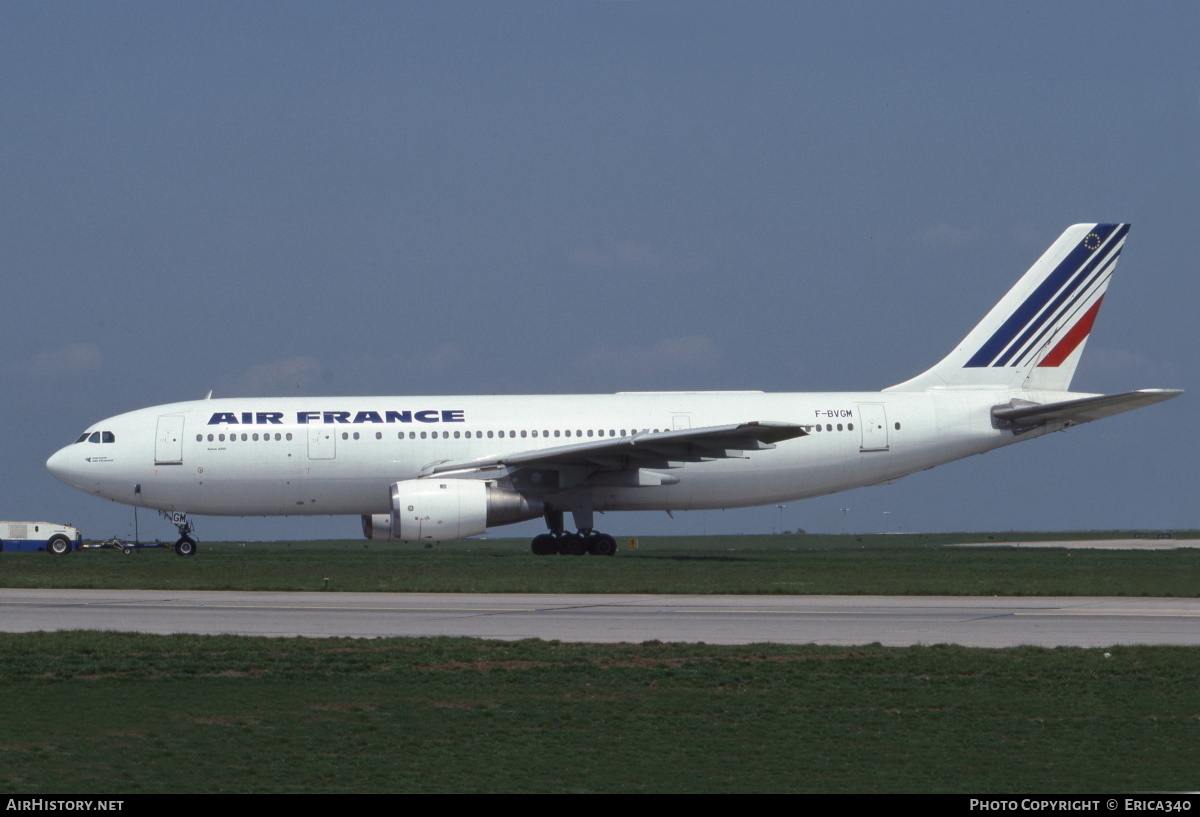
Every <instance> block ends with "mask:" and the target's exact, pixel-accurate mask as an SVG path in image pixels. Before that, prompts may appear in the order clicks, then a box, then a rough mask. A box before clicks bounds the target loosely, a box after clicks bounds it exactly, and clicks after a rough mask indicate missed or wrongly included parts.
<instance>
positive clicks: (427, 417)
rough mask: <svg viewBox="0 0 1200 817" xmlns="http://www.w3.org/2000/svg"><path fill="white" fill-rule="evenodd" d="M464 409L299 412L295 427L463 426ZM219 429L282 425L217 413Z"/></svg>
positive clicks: (273, 417)
mask: <svg viewBox="0 0 1200 817" xmlns="http://www.w3.org/2000/svg"><path fill="white" fill-rule="evenodd" d="M463 414H464V411H463V409H427V410H425V411H298V412H296V423H297V424H298V425H302V426H303V425H315V424H325V425H329V424H335V423H346V424H351V425H353V424H355V423H359V424H361V423H379V424H381V425H384V424H388V423H412V422H418V423H464V422H466V418H465V417H464V416H463ZM208 424H209V425H210V426H219V425H243V426H244V425H283V412H282V411H242V412H236V411H218V412H216V413H214V414H213V416H212V417H211V418H210V419H209V421H208Z"/></svg>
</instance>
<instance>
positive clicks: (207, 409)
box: [46, 224, 1180, 555]
mask: <svg viewBox="0 0 1200 817" xmlns="http://www.w3.org/2000/svg"><path fill="white" fill-rule="evenodd" d="M1128 231H1129V225H1127V224H1077V225H1075V226H1072V227H1070V228H1068V229H1067V230H1066V231H1065V232H1064V233H1063V234H1062V235H1061V236H1060V237H1059V238H1058V240H1057V241H1055V242H1054V243H1053V245H1052V246H1051V247H1050V248H1049V249H1048V250H1047V251H1046V252H1045V254H1043V255H1042V257H1041V258H1040V259H1039V260H1038V261H1037V262H1036V263H1035V264H1034V265H1033V266H1032V267H1031V268H1030V269H1029V271H1028V272H1027V273H1025V275H1024V276H1023V277H1022V278H1021V279H1020V280H1019V281H1018V282H1017V284H1016V285H1015V286H1014V287H1013V288H1012V289H1011V290H1010V291H1009V292H1008V294H1006V295H1005V296H1004V298H1002V299H1001V300H1000V302H999V303H998V304H997V305H996V306H995V307H993V308H992V310H991V311H990V312H989V313H988V314H987V316H986V317H985V318H984V319H983V321H982V322H980V323H979V325H977V326H976V327H975V328H974V329H973V330H971V332H970V334H968V335H967V337H966V338H965V339H964V340H963V341H962V342H961V343H959V344H958V346H956V347H955V348H954V350H953V351H952V352H950V354H949V355H947V356H946V357H945V358H944V359H943V360H942V361H941V362H939V363H938V364H936V365H935V366H934V367H933V368H931V369H929V370H928V371H926V372H924V373H923V374H919V375H917V376H916V377H914V378H912V379H911V380H907V381H905V382H903V383H900V384H898V385H895V386H892V387H890V388H887V389H884V390H883V391H878V392H828V393H819V392H818V393H805V392H801V393H782V394H764V393H762V392H662V393H618V394H604V395H569V396H564V395H516V396H473V397H345V398H297V397H277V398H252V399H243V398H230V399H204V400H194V401H190V402H184V403H172V404H170V405H163V406H155V407H152V408H146V409H141V410H139V411H132V412H129V413H126V414H121V415H118V416H116V417H111V418H109V419H107V420H103V421H101V422H99V423H96V424H95V425H93V426H92V427H90V428H89V429H88V430H87V431H85V432H84V433H83V434H81V435H80V436H79V438H78V439H77V440H76V441H75V442H74V443H73V444H71V445H68V446H67V447H65V448H63V449H62V450H60V451H58V452H57V453H55V454H54V455H53V456H52V457H51V458H50V459H49V461H48V462H47V463H46V466H47V468H49V470H50V472H51V473H52V474H53V475H54V476H55V477H57V478H58V479H59V480H61V481H62V482H65V483H66V484H67V485H70V486H72V487H74V488H77V489H79V490H80V491H83V492H85V493H88V494H93V495H95V496H99V497H103V498H104V499H109V500H112V501H114V502H121V503H125V504H127V505H134V506H137V507H143V508H154V509H158V510H163V511H171V512H183V513H187V514H213V515H221V516H289V515H329V514H354V515H359V516H361V517H362V527H363V532H364V533H365V534H366V536H367V537H368V538H370V539H377V540H384V541H400V542H427V541H433V542H439V541H445V540H451V539H460V538H463V537H468V536H476V535H479V534H482V533H484V531H485V530H486V529H487V528H488V527H491V526H495V525H505V524H509V523H513V522H519V521H523V520H528V519H535V518H537V517H542V518H544V519H545V522H546V525H547V527H548V529H549V530H548V532H547V533H544V534H541V535H539V536H537V537H535V538H534V540H533V545H532V547H533V552H534V553H538V554H549V553H570V554H582V553H594V554H601V555H611V554H612V553H614V552H615V551H616V541H615V540H614V539H613V537H612V536H609V535H607V534H604V533H600V532H599V531H596V530H595V529H594V527H593V515H594V513H595V512H596V511H633V510H659V511H676V510H698V509H710V508H733V507H745V506H751V505H769V504H775V503H780V502H788V501H792V500H797V499H804V498H807V497H813V496H820V495H822V494H830V493H834V492H836V491H845V490H847V489H850V488H857V487H860V486H864V485H878V484H883V483H888V482H892V481H895V480H897V479H899V478H901V477H903V476H905V475H907V474H911V473H913V472H915V471H921V470H924V469H926V468H932V467H933V466H935V465H941V464H943V463H948V462H951V461H953V460H957V459H961V458H963V457H967V456H970V455H972V454H981V453H984V452H986V451H990V450H992V449H995V448H999V447H1001V446H1006V445H1009V444H1011V443H1014V442H1018V441H1020V440H1029V439H1033V438H1034V437H1040V436H1041V435H1043V434H1047V433H1049V432H1052V431H1061V430H1063V429H1066V428H1069V427H1070V426H1074V425H1078V424H1080V423H1086V422H1090V421H1092V420H1098V419H1100V418H1102V417H1108V416H1110V415H1113V414H1119V413H1121V412H1125V411H1129V410H1131V409H1135V408H1139V407H1141V406H1147V405H1150V404H1151V403H1157V402H1160V401H1162V400H1166V399H1168V398H1171V397H1175V396H1176V395H1178V394H1180V392H1179V391H1178V390H1167V389H1148V390H1141V391H1132V392H1125V393H1121V394H1110V395H1099V394H1090V393H1081V392H1072V391H1070V385H1071V378H1072V375H1073V374H1074V372H1075V367H1076V365H1077V364H1078V362H1079V359H1080V356H1081V354H1082V353H1083V348H1084V344H1085V341H1086V340H1087V337H1088V334H1089V333H1090V331H1091V329H1092V324H1093V321H1094V320H1095V318H1096V313H1097V311H1098V310H1099V308H1100V303H1101V301H1102V300H1103V298H1104V292H1105V290H1106V288H1107V287H1108V282H1109V280H1110V278H1111V277H1112V273H1113V269H1114V267H1115V265H1116V262H1117V256H1118V255H1119V254H1120V252H1121V248H1122V246H1123V245H1124V243H1125V238H1126V235H1127V233H1128ZM568 512H569V513H570V514H571V517H572V521H573V522H574V528H575V530H574V531H569V530H567V529H566V528H565V527H564V524H563V520H564V514H565V513H568ZM189 530H190V529H188V528H186V527H184V526H183V525H181V526H180V537H179V540H178V542H177V543H176V551H177V552H178V553H180V554H182V555H190V554H192V553H194V552H195V549H196V542H195V540H194V539H193V538H192V537H191V535H190V534H189Z"/></svg>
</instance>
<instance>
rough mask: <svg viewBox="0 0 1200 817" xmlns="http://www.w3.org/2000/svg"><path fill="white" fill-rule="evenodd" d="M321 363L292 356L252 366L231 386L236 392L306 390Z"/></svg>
mask: <svg viewBox="0 0 1200 817" xmlns="http://www.w3.org/2000/svg"><path fill="white" fill-rule="evenodd" d="M320 374H321V364H320V362H319V361H317V360H316V359H315V358H311V357H292V358H287V359H286V360H276V361H272V362H270V363H262V364H259V365H257V366H251V367H250V368H249V369H247V370H246V371H245V372H243V373H242V375H241V376H240V377H239V378H237V380H236V382H235V383H234V384H233V385H232V386H231V391H232V392H233V393H236V394H267V393H272V394H280V393H285V394H286V393H295V392H296V391H297V390H301V391H302V390H304V389H305V388H306V387H308V386H311V385H312V384H313V383H315V382H316V380H317V378H318V377H320Z"/></svg>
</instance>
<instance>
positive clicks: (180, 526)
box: [159, 511, 196, 556]
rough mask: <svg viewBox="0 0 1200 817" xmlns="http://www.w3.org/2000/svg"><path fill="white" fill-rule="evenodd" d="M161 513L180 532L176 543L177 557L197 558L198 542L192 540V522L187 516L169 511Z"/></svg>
mask: <svg viewBox="0 0 1200 817" xmlns="http://www.w3.org/2000/svg"><path fill="white" fill-rule="evenodd" d="M159 513H161V514H162V515H163V516H165V517H166V518H168V519H170V520H171V524H172V525H174V526H175V530H177V531H179V539H178V540H177V541H176V542H175V555H177V556H195V555H196V540H195V539H194V538H192V530H193V529H192V520H190V519H188V518H187V514H186V513H178V512H176V513H169V512H167V511H159Z"/></svg>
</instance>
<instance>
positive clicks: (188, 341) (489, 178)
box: [0, 2, 1200, 539]
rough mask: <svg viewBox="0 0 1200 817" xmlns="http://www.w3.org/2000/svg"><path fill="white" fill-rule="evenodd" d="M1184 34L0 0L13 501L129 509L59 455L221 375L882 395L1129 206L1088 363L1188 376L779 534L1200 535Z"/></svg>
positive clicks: (1136, 377) (1067, 24)
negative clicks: (1081, 225) (1084, 422)
mask: <svg viewBox="0 0 1200 817" xmlns="http://www.w3.org/2000/svg"><path fill="white" fill-rule="evenodd" d="M1197 30H1200V10H1198V9H1197V7H1196V6H1195V4H1194V3H1182V2H1160V3H1153V4H1134V3H1105V2H1099V3H1097V2H1088V3H1007V4H970V3H939V2H920V3H890V2H889V3H875V2H857V3H856V2H850V3H840V4H816V3H760V2H748V3H708V2H688V3H658V2H647V3H491V2H488V3H369V2H364V3H355V4H345V3H317V2H309V3H267V2H259V3H222V2H204V3H189V2H179V3H169V4H168V3H104V4H100V3H83V2H71V3H56V2H44V3H43V2H37V3H34V2H13V3H6V4H3V5H2V6H0V78H2V80H3V81H2V83H0V88H2V89H3V90H2V91H0V95H2V96H0V98H2V99H3V105H0V135H2V138H0V183H2V184H3V193H4V195H3V196H0V241H2V246H3V254H2V256H0V258H2V259H3V278H2V279H0V280H2V287H3V288H2V290H0V291H2V292H3V293H4V304H5V309H4V318H3V329H4V337H5V352H4V354H3V357H2V358H0V383H2V384H3V386H2V388H0V401H2V405H0V416H3V417H4V418H5V419H6V421H7V426H8V434H6V435H5V440H6V441H5V442H4V444H3V448H2V449H0V450H2V451H3V454H4V463H5V468H4V470H3V472H2V473H0V485H2V489H3V497H4V500H3V503H0V509H2V510H0V515H2V516H3V517H4V518H13V519H50V520H57V521H63V522H66V521H71V522H74V523H76V524H79V525H81V526H83V527H84V529H85V534H86V535H89V536H104V535H110V534H128V533H131V532H132V511H131V510H130V509H128V508H125V507H123V506H116V505H111V504H109V503H104V502H101V501H99V500H95V499H92V498H89V497H86V496H84V495H82V494H79V493H76V492H74V491H72V490H71V489H69V488H67V487H66V486H63V485H61V484H59V483H58V482H56V481H55V480H54V479H53V478H52V477H50V476H49V474H48V473H47V472H46V471H45V468H44V462H45V459H46V457H47V456H49V454H50V453H52V452H53V451H54V450H56V449H57V448H58V447H60V446H61V445H64V444H66V443H67V442H69V441H71V440H73V439H74V437H75V436H76V435H77V434H78V432H79V431H80V430H82V429H83V428H84V427H85V426H87V425H89V424H90V423H92V422H94V421H96V420H99V419H101V418H103V417H107V416H110V415H112V414H116V413H119V412H122V411H126V410H130V409H134V408H140V407H143V406H147V405H154V404H158V403H167V402H172V401H176V400H183V399H190V398H194V397H202V396H203V395H204V394H205V393H206V392H207V391H208V390H209V389H213V390H215V392H216V394H217V395H221V396H234V395H288V394H312V395H336V394H423V395H428V394H464V393H466V394H477V393H484V394H487V393H543V392H551V393H560V392H566V393H575V392H611V391H618V390H647V389H764V390H768V391H827V390H829V391H832V390H857V389H862V390H871V389H878V388H882V387H885V386H888V385H891V384H893V383H896V382H899V381H902V380H905V379H907V378H908V377H911V376H912V375H914V374H916V373H917V372H919V371H922V370H923V369H925V368H927V367H928V366H929V365H931V364H932V363H933V362H935V361H936V360H937V359H939V358H940V357H942V356H943V355H944V354H945V353H947V352H948V351H949V350H950V348H951V347H952V346H953V345H954V343H956V342H957V341H958V340H959V339H960V338H961V337H962V336H963V335H964V334H965V333H966V332H967V330H969V329H970V328H971V326H973V325H974V324H975V323H976V322H977V321H978V320H979V319H980V318H981V317H982V316H983V314H984V313H985V312H986V311H987V310H988V308H990V307H991V305H992V304H993V303H994V302H995V301H996V300H998V298H999V297H1000V296H1001V295H1002V294H1003V293H1004V292H1005V291H1006V290H1007V289H1008V287H1009V286H1010V285H1011V284H1012V283H1013V282H1014V281H1015V280H1016V279H1017V277H1018V276H1019V275H1020V274H1021V273H1022V272H1023V271H1024V270H1025V269H1026V268H1028V266H1029V265H1030V264H1031V263H1032V262H1033V261H1034V260H1035V259H1036V258H1037V256H1038V255H1039V254H1040V253H1041V251H1042V250H1043V249H1045V247H1046V246H1048V245H1049V244H1050V242H1051V241H1052V240H1053V239H1054V238H1056V237H1057V236H1058V234H1059V233H1060V232H1061V231H1062V229H1063V228H1064V227H1066V226H1067V225H1069V224H1072V223H1076V222H1081V221H1129V222H1132V223H1133V230H1132V232H1131V234H1130V238H1129V242H1128V244H1127V245H1126V248H1125V251H1124V252H1123V254H1122V257H1121V262H1120V265H1119V267H1118V270H1117V275H1116V278H1115V279H1114V282H1113V284H1112V286H1111V287H1110V289H1109V295H1108V297H1107V298H1106V300H1105V304H1104V308H1103V310H1102V311H1101V313H1100V316H1099V319H1098V321H1097V322H1096V325H1095V329H1094V331H1093V333H1092V337H1091V340H1090V341H1089V344H1088V348H1087V352H1086V354H1085V356H1084V360H1083V363H1082V364H1081V366H1080V369H1079V371H1078V373H1077V375H1076V378H1075V382H1074V386H1075V387H1076V388H1078V389H1081V390H1090V391H1097V392H1105V391H1109V392H1111V391H1123V390H1128V389H1133V388H1143V387H1172V388H1184V389H1189V390H1192V394H1189V395H1185V396H1184V397H1182V398H1179V399H1177V400H1174V401H1171V402H1169V403H1166V404H1163V405H1161V406H1156V407H1152V408H1149V409H1145V410H1143V411H1139V412H1135V413H1132V414H1127V415H1123V416H1121V417H1118V418H1113V419H1110V420H1106V421H1104V422H1102V423H1096V424H1093V425H1089V426H1086V427H1083V428H1080V429H1075V430H1072V431H1071V432H1069V433H1066V434H1056V435H1051V436H1050V437H1047V438H1044V439H1041V440H1037V441H1035V442H1032V443H1030V444H1028V445H1021V446H1014V447H1012V448H1009V449H1006V450H1003V451H999V452H994V453H992V454H989V455H987V456H986V457H976V458H972V459H971V460H970V461H965V462H960V463H956V464H952V465H949V466H945V467H943V468H941V469H937V470H935V471H932V472H928V473H923V474H918V475H913V476H911V477H909V478H907V479H905V480H904V481H902V482H900V483H898V484H896V485H893V486H887V487H881V488H870V489H862V490H859V491H855V492H851V493H847V494H841V495H837V496H834V497H829V498H824V499H817V500H809V501H806V502H798V503H791V504H789V505H788V506H787V507H786V508H785V509H784V512H783V520H784V521H783V527H785V528H788V529H793V528H795V527H801V528H805V529H808V530H813V531H822V530H828V531H840V530H843V529H844V528H845V529H848V530H859V531H875V530H885V529H888V530H896V529H901V530H906V531H909V530H928V531H942V530H964V529H966V530H986V529H999V530H1009V529H1016V530H1022V529H1046V528H1049V529H1064V528H1113V527H1116V528H1131V527H1138V528H1184V527H1200V517H1198V513H1197V503H1196V502H1195V501H1194V494H1195V488H1196V486H1197V484H1198V480H1197V476H1198V474H1197V464H1196V463H1197V453H1198V451H1200V446H1198V445H1197V443H1198V439H1197V431H1196V424H1195V422H1194V421H1193V418H1194V416H1195V410H1194V403H1193V401H1194V399H1195V397H1194V396H1193V395H1194V394H1195V393H1196V392H1195V388H1196V386H1197V379H1198V374H1200V361H1198V356H1197V355H1196V347H1197V331H1196V329H1195V325H1194V324H1193V323H1192V321H1193V320H1194V317H1193V316H1192V312H1193V311H1194V310H1193V309H1192V308H1191V307H1190V306H1189V304H1190V303H1194V302H1195V299H1196V295H1197V290H1198V289H1200V281H1198V280H1197V274H1196V273H1197V257H1198V255H1197V243H1198V239H1197V235H1198V233H1197V230H1196V227H1195V219H1196V217H1197V216H1198V215H1200V207H1197V192H1196V191H1197V182H1198V180H1200V178H1198V177H1200V162H1198V150H1197V146H1198V145H1200V127H1198V126H1200V49H1198V48H1197V47H1196V42H1195V32H1196V31H1197ZM771 419H786V418H771ZM843 508H848V509H849V510H846V511H843V510H842V509H843ZM156 524H157V523H156V522H152V521H151V520H150V519H149V515H148V514H145V513H143V514H142V529H143V532H145V531H146V530H147V528H150V529H153V528H154V526H155V525H156ZM599 526H600V527H602V528H604V529H606V530H609V531H611V532H613V533H614V534H618V535H622V536H624V535H638V534H642V535H649V534H667V533H679V534H691V533H701V532H707V533H726V532H741V531H745V532H761V531H770V530H774V529H778V528H779V526H780V512H779V511H778V510H777V509H775V508H773V507H771V508H765V509H757V510H742V511H724V512H720V511H713V512H705V513H693V514H686V513H685V514H678V515H677V518H676V519H675V520H673V521H672V520H670V519H668V518H667V517H666V516H665V515H664V514H639V515H632V514H630V515H610V516H608V517H605V518H604V519H603V520H602V522H601V523H600V525H599ZM198 527H199V532H200V534H201V536H202V537H203V538H209V539H217V538H234V539H238V538H251V539H275V538H313V537H326V536H336V537H353V536H356V535H358V521H357V519H349V518H334V519H329V518H320V519H303V520H297V519H266V520H264V519H245V520H241V519H234V520H228V519H215V518H201V519H199V520H198ZM506 530H509V531H512V532H514V533H515V534H517V535H524V534H526V533H530V532H535V531H536V530H537V526H536V525H523V526H518V527H514V528H509V529H500V531H499V533H500V535H503V534H504V532H505V531H506ZM157 532H158V533H159V534H160V535H163V536H167V535H169V534H171V532H172V531H171V530H170V529H164V530H161V531H157Z"/></svg>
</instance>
